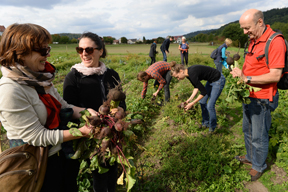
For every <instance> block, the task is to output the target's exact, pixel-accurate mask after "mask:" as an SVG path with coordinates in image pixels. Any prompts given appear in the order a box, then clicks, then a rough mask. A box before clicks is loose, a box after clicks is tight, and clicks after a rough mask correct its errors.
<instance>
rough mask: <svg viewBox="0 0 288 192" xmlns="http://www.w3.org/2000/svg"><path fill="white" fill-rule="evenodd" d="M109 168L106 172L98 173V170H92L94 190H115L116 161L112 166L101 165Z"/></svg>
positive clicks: (102, 191) (99, 191)
mask: <svg viewBox="0 0 288 192" xmlns="http://www.w3.org/2000/svg"><path fill="white" fill-rule="evenodd" d="M103 167H105V168H109V171H108V172H106V173H102V174H100V173H98V170H96V171H92V176H93V190H94V192H115V191H116V183H117V167H118V164H117V162H115V163H114V165H112V166H103Z"/></svg>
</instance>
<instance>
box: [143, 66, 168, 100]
mask: <svg viewBox="0 0 288 192" xmlns="http://www.w3.org/2000/svg"><path fill="white" fill-rule="evenodd" d="M170 70H171V67H170V63H167V62H165V61H158V62H156V63H154V64H153V65H151V66H150V67H149V68H148V69H147V70H146V71H145V72H146V73H147V74H148V75H149V79H155V80H157V81H158V82H159V83H160V85H159V87H158V90H159V91H160V90H161V89H162V88H163V87H164V85H165V84H166V81H165V79H164V78H163V77H162V75H164V74H165V73H167V72H168V71H170ZM147 86H148V81H147V82H143V90H142V93H141V97H142V98H143V99H144V98H145V95H146V92H147Z"/></svg>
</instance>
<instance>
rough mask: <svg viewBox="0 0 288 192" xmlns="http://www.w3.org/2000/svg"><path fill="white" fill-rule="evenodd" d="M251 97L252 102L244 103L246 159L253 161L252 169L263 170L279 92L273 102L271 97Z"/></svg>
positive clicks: (265, 166) (265, 165)
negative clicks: (272, 113) (272, 114)
mask: <svg viewBox="0 0 288 192" xmlns="http://www.w3.org/2000/svg"><path fill="white" fill-rule="evenodd" d="M249 99H250V100H251V103H250V104H244V103H243V104H242V106H243V133H244V141H245V147H246V152H247V154H246V159H247V160H248V161H250V162H252V169H255V170H256V171H258V172H263V171H264V170H265V169H266V168H267V164H266V163H265V160H266V158H267V155H268V146H269V135H268V132H269V129H270V127H271V111H274V110H275V109H276V108H277V107H278V99H279V93H278V92H277V93H276V95H275V96H274V97H273V102H270V101H269V99H256V98H250V97H249Z"/></svg>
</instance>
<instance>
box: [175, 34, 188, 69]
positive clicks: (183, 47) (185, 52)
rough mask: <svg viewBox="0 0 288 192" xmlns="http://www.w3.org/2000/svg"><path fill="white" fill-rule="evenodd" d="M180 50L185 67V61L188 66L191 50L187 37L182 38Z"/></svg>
mask: <svg viewBox="0 0 288 192" xmlns="http://www.w3.org/2000/svg"><path fill="white" fill-rule="evenodd" d="M178 49H179V50H180V55H181V63H182V65H184V59H185V64H186V66H187V65H188V54H189V53H188V49H189V43H188V41H186V37H182V41H181V42H180V43H179V47H178Z"/></svg>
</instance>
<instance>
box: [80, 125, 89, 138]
mask: <svg viewBox="0 0 288 192" xmlns="http://www.w3.org/2000/svg"><path fill="white" fill-rule="evenodd" d="M91 130H92V127H89V126H87V125H84V126H83V127H80V128H79V131H80V132H81V133H82V135H83V137H90V133H91Z"/></svg>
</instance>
